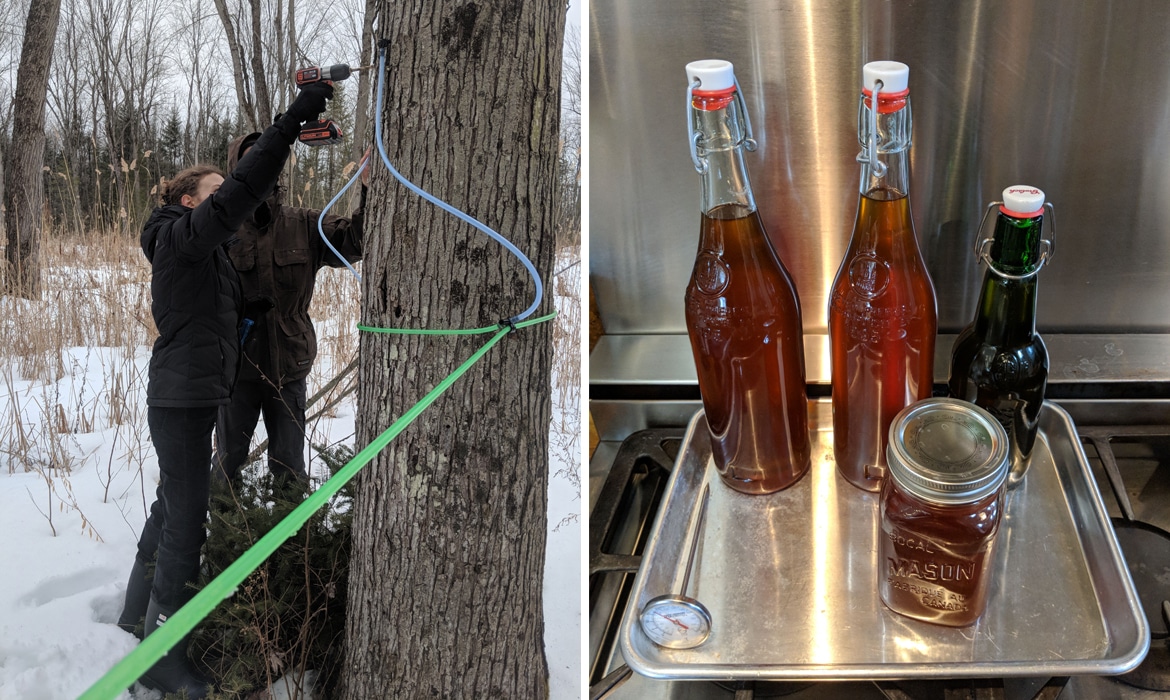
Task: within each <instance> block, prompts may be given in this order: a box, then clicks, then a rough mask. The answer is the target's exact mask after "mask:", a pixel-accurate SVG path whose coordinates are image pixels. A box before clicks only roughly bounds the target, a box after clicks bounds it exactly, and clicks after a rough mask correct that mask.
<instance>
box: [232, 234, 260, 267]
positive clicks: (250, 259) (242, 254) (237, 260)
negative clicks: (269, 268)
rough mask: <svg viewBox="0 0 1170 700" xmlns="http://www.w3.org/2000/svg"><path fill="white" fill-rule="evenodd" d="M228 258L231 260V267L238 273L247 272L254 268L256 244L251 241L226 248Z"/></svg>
mask: <svg viewBox="0 0 1170 700" xmlns="http://www.w3.org/2000/svg"><path fill="white" fill-rule="evenodd" d="M228 257H229V258H231V260H232V267H234V268H236V270H237V271H239V272H247V271H248V270H251V269H252V268H254V267H256V244H255V243H254V242H252V241H246V242H244V241H241V242H239V243H236V244H235V245H233V246H229V247H228Z"/></svg>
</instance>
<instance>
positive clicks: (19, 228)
mask: <svg viewBox="0 0 1170 700" xmlns="http://www.w3.org/2000/svg"><path fill="white" fill-rule="evenodd" d="M60 17H61V0H32V2H30V3H29V8H28V20H27V21H26V23H25V29H24V44H23V46H22V48H21V51H20V68H19V69H18V71H17V74H16V94H15V96H14V97H13V101H12V143H11V144H10V145H9V146H8V152H7V153H5V156H4V230H5V233H6V236H7V243H8V245H7V248H6V249H5V253H4V255H5V275H4V292H5V293H6V294H11V295H14V296H19V297H24V298H26V299H40V297H41V262H40V247H41V244H40V237H41V230H42V214H41V209H42V207H43V206H44V200H45V185H44V175H43V173H42V169H43V168H44V165H45V95H46V94H47V91H48V87H49V63H50V61H51V60H52V57H53V44H54V39H55V38H56V36H57V24H58V22H59V20H60Z"/></svg>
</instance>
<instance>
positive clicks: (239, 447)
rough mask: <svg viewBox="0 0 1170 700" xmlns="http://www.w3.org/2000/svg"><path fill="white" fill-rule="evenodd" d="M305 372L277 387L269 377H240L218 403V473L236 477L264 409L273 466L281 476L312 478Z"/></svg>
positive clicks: (306, 479) (275, 471)
mask: <svg viewBox="0 0 1170 700" xmlns="http://www.w3.org/2000/svg"><path fill="white" fill-rule="evenodd" d="M306 386H307V381H306V379H305V378H301V379H298V380H296V381H294V382H289V383H288V384H285V385H284V387H283V388H281V389H277V388H276V387H274V386H273V385H272V384H270V383H269V382H267V381H265V380H262V379H256V380H248V379H241V380H238V381H237V382H236V386H235V389H233V390H232V400H231V403H229V404H228V405H226V406H221V407H220V409H219V419H218V422H217V423H216V427H215V435H216V440H215V442H216V445H215V448H216V453H217V455H216V457H217V458H216V463H217V464H218V468H217V469H216V470H215V477H216V478H217V479H220V480H232V481H235V479H236V477H237V476H238V475H239V472H240V467H241V466H243V464H244V460H246V459H247V458H248V448H249V447H251V444H252V435H253V433H255V432H256V422H257V421H258V420H259V419H260V415H261V413H263V415H264V428H265V430H267V431H268V469H269V470H270V471H271V472H272V475H273V476H275V477H277V478H278V479H281V478H284V479H288V478H295V479H298V480H300V481H308V478H309V475H308V472H307V471H306V470H305V393H306Z"/></svg>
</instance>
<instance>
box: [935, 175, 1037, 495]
mask: <svg viewBox="0 0 1170 700" xmlns="http://www.w3.org/2000/svg"><path fill="white" fill-rule="evenodd" d="M994 204H995V203H993V204H992V206H994ZM1043 220H1044V193H1043V192H1042V191H1040V190H1038V189H1036V188H1035V187H1030V186H1028V185H1017V186H1014V187H1009V188H1007V189H1006V190H1004V192H1003V203H1002V204H1001V205H1000V206H999V213H998V215H997V216H996V221H995V234H994V236H993V238H992V239H991V240H980V241H979V243H978V244H977V250H976V252H977V255H978V257H979V258H981V259H982V260H983V261H985V262H986V263H987V273H986V274H985V275H984V277H983V288H982V291H981V292H980V294H979V307H978V308H977V309H976V310H975V318H974V320H973V321H972V322H971V324H970V325H969V326H967V327H966V328H964V329H963V331H962V332H961V333H960V334H959V337H958V338H957V339H955V345H954V347H953V349H952V351H951V376H950V381H949V384H948V389H949V393H950V395H951V396H953V397H955V398H958V399H962V400H964V401H970V402H972V403H974V404H975V405H977V406H980V407H982V408H985V409H987V411H989V412H990V413H991V414H992V415H993V416H995V417H996V419H997V420H999V422H1000V423H1001V424H1002V425H1003V427H1004V430H1006V431H1007V434H1008V438H1009V440H1008V441H1009V444H1010V446H1011V465H1012V469H1011V473H1010V474H1009V476H1008V486H1009V487H1011V486H1014V485H1016V484H1018V483H1020V482H1021V481H1022V480H1023V478H1024V472H1025V471H1026V470H1027V468H1028V464H1029V463H1030V461H1031V459H1032V448H1033V447H1034V446H1035V444H1036V435H1037V433H1038V432H1039V427H1040V407H1041V405H1042V404H1043V403H1044V390H1045V386H1046V385H1047V383H1048V350H1047V348H1045V346H1044V340H1043V339H1042V338H1041V337H1040V334H1038V333H1037V332H1036V276H1037V273H1038V272H1039V271H1040V268H1041V267H1042V266H1043V265H1044V262H1045V261H1046V260H1047V259H1048V258H1049V257H1050V255H1051V251H1052V247H1051V240H1042V239H1041V229H1042V228H1043ZM1049 238H1050V239H1051V236H1050V237H1049ZM988 243H990V250H988V247H987V244H988ZM1042 244H1046V245H1047V248H1046V249H1045V250H1044V251H1043V252H1042V251H1041V247H1042Z"/></svg>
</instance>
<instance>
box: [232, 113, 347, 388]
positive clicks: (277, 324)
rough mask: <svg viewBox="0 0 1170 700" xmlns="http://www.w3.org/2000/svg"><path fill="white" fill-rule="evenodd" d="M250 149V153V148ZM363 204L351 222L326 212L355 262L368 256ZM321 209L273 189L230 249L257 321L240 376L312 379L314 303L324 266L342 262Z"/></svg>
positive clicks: (235, 146) (236, 146)
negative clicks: (285, 200)
mask: <svg viewBox="0 0 1170 700" xmlns="http://www.w3.org/2000/svg"><path fill="white" fill-rule="evenodd" d="M256 136H257V134H249V135H247V136H241V137H240V138H237V139H235V140H234V141H233V142H232V143H231V144H230V145H229V146H228V167H232V166H233V165H234V163H235V161H236V159H237V158H238V157H239V152H240V150H241V148H242V147H243V146H244V145H245V144H247V143H249V142H251V141H252V140H254V139H255V137H256ZM250 152H251V151H249V153H250ZM361 202H362V204H360V205H359V206H358V209H357V211H355V212H354V213H353V214H352V215H351V216H350V217H349V218H348V219H347V218H344V217H340V216H331V215H329V216H326V217H325V221H324V222H322V225H321V228H322V230H324V232H325V236H326V237H327V238H328V239H329V242H330V243H331V244H332V245H333V247H335V248H337V250H338V252H340V253H341V254H342V255H344V256H345V257H346V259H347V260H348V261H349V262H351V263H354V262H357V261H358V260H361V257H362V220H363V218H364V217H363V211H364V208H365V206H364V203H365V188H364V186H363V188H362V198H361ZM320 216H321V212H320V211H317V210H313V209H302V208H299V207H288V206H284V205H283V204H282V203H281V201H280V196H279V195H278V194H277V193H274V194H273V195H272V196H271V197H269V198H268V201H266V202H265V203H264V204H262V205H261V206H260V207H259V208H257V209H256V211H255V212H254V213H253V214H252V216H250V217H248V219H247V220H246V221H245V222H244V224H243V226H242V227H241V228H240V232H239V234H238V235H237V236H236V243H235V244H233V245H232V246H231V248H230V249H229V250H228V255H229V256H230V257H231V261H232V263H233V264H234V265H235V268H236V271H237V272H238V273H239V275H240V285H241V287H242V288H243V292H244V298H245V299H246V300H247V301H246V304H245V307H246V309H247V316H248V318H249V319H251V320H252V321H253V323H254V325H252V326H251V328H250V330H249V332H248V336H247V339H246V341H245V342H244V353H245V358H244V362H243V368H242V369H241V374H240V378H241V380H242V381H243V380H249V381H259V380H261V374H263V380H264V381H267V382H272V383H275V384H276V385H277V386H284V385H285V384H287V383H289V382H293V381H296V380H298V379H302V378H304V377H306V376H308V374H309V371H310V370H311V369H312V367H313V360H314V359H316V357H317V333H316V330H315V329H314V328H313V321H312V319H311V318H309V304H310V303H311V302H312V300H313V290H314V288H315V286H316V282H317V271H318V270H320V269H321V268H322V267H325V266H329V267H343V266H344V263H343V262H342V261H341V259H340V258H338V257H337V255H336V254H335V253H334V252H333V251H331V250H329V248H328V247H327V246H326V245H325V243H324V241H322V240H321V234H320V232H319V231H318V230H317V220H318V219H319V218H320Z"/></svg>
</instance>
